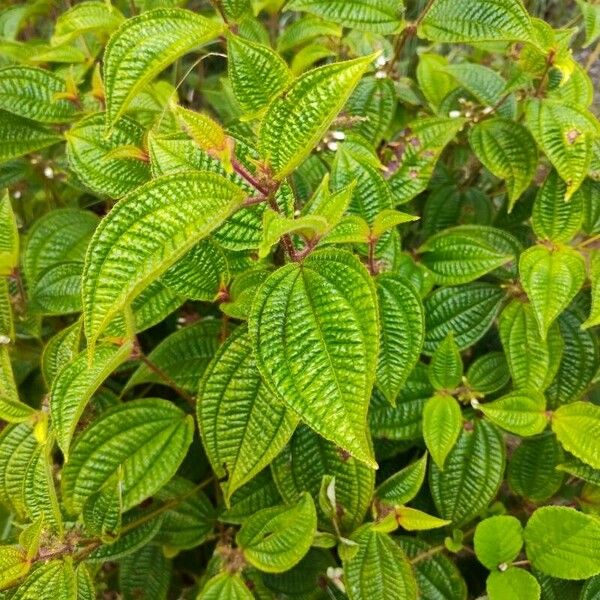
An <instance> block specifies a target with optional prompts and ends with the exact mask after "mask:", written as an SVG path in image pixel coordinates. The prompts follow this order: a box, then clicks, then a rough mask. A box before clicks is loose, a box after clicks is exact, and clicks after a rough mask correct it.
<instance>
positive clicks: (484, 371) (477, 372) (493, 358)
mask: <svg viewBox="0 0 600 600" xmlns="http://www.w3.org/2000/svg"><path fill="white" fill-rule="evenodd" d="M466 379H467V385H468V387H469V388H470V389H472V390H475V391H477V392H479V393H481V394H491V393H493V392H497V391H498V390H501V389H502V388H503V387H504V386H505V385H506V384H507V383H508V380H509V379H510V373H509V371H508V363H507V362H506V357H505V356H504V354H503V353H502V352H490V353H489V354H483V355H482V356H479V357H478V358H476V359H475V360H474V361H473V362H472V363H471V365H470V366H469V370H468V371H467V376H466Z"/></svg>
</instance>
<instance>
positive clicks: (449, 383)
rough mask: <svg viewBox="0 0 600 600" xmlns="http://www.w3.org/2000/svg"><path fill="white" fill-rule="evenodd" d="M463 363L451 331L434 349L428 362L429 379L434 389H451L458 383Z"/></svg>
mask: <svg viewBox="0 0 600 600" xmlns="http://www.w3.org/2000/svg"><path fill="white" fill-rule="evenodd" d="M462 373H463V364H462V359H461V357H460V353H459V352H458V347H457V345H456V343H455V341H454V335H453V333H452V332H450V333H448V335H447V336H446V337H445V338H444V340H443V341H442V342H440V344H439V345H438V347H437V348H436V349H435V351H434V353H433V356H432V358H431V362H430V363H429V380H430V381H431V385H432V386H433V387H434V388H435V389H436V390H452V389H454V388H455V387H457V386H458V385H459V384H460V381H461V377H462Z"/></svg>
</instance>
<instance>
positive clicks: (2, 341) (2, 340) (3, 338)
mask: <svg viewBox="0 0 600 600" xmlns="http://www.w3.org/2000/svg"><path fill="white" fill-rule="evenodd" d="M6 344H10V338H9V337H8V336H7V335H0V345H6Z"/></svg>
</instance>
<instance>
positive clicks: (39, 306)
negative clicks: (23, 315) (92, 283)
mask: <svg viewBox="0 0 600 600" xmlns="http://www.w3.org/2000/svg"><path fill="white" fill-rule="evenodd" d="M82 271H83V263H80V262H65V263H61V264H59V265H56V266H55V267H52V268H51V269H49V270H48V271H46V273H44V274H43V275H42V276H41V277H40V278H39V279H38V281H37V282H36V285H35V287H34V288H33V289H32V290H30V300H31V308H32V310H34V311H35V312H41V313H42V314H44V315H66V314H69V313H76V312H80V311H81V272H82Z"/></svg>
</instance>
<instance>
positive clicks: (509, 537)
mask: <svg viewBox="0 0 600 600" xmlns="http://www.w3.org/2000/svg"><path fill="white" fill-rule="evenodd" d="M473 542H474V546H475V554H476V555H477V560H479V562H480V563H482V564H483V565H485V566H486V567H487V568H488V569H489V570H490V571H494V570H495V569H497V568H498V565H500V564H502V563H510V562H512V561H513V560H514V559H515V558H516V557H517V556H518V555H519V552H520V551H521V548H522V547H523V528H522V527H521V523H520V522H519V520H518V519H517V518H516V517H513V516H509V515H501V516H496V517H489V518H488V519H484V520H483V521H480V522H479V523H478V524H477V528H476V529H475V536H474V537H473Z"/></svg>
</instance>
